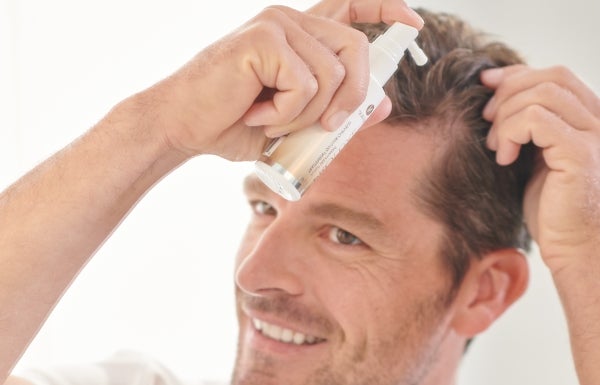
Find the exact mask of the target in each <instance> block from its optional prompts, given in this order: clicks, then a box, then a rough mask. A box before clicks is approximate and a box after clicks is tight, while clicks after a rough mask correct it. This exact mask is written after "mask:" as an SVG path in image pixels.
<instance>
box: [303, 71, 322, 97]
mask: <svg viewBox="0 0 600 385" xmlns="http://www.w3.org/2000/svg"><path fill="white" fill-rule="evenodd" d="M302 91H303V94H304V96H305V97H306V98H307V99H312V98H313V97H314V96H315V95H316V94H317V92H319V83H318V82H317V79H315V77H314V76H307V78H306V79H305V80H304V82H303V87H302Z"/></svg>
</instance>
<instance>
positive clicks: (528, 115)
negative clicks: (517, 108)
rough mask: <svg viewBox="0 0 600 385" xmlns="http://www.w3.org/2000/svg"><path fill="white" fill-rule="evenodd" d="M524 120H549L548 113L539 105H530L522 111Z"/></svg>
mask: <svg viewBox="0 0 600 385" xmlns="http://www.w3.org/2000/svg"><path fill="white" fill-rule="evenodd" d="M523 113H524V116H525V119H526V120H529V121H535V122H540V121H546V120H548V118H549V116H548V115H549V112H548V110H546V109H545V108H544V107H543V106H541V105H539V104H531V105H529V106H527V107H525V109H524V110H523Z"/></svg>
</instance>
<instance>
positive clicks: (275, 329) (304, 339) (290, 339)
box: [252, 318, 322, 345]
mask: <svg viewBox="0 0 600 385" xmlns="http://www.w3.org/2000/svg"><path fill="white" fill-rule="evenodd" d="M252 324H253V325H254V328H255V329H256V330H258V331H260V332H261V333H262V335H264V336H266V337H269V338H271V339H274V340H276V341H281V342H285V343H287V344H291V343H294V344H296V345H302V344H308V345H312V344H315V343H317V342H321V341H322V340H320V339H318V338H317V337H314V336H309V335H306V334H302V333H299V332H294V331H292V330H290V329H284V328H282V327H280V326H277V325H271V324H269V323H266V322H265V321H261V320H258V319H256V318H252Z"/></svg>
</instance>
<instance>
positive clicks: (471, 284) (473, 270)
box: [452, 249, 529, 338]
mask: <svg viewBox="0 0 600 385" xmlns="http://www.w3.org/2000/svg"><path fill="white" fill-rule="evenodd" d="M528 281H529V267H528V265H527V261H526V259H525V255H524V254H523V253H522V252H521V251H519V250H517V249H502V250H497V251H494V252H491V253H488V254H486V255H485V256H483V258H481V259H480V260H476V261H472V263H471V266H470V268H469V271H468V272H467V274H466V275H465V278H464V280H463V282H462V284H461V286H460V289H459V291H458V294H457V297H456V301H455V305H456V313H455V315H454V318H453V320H452V327H453V329H454V330H455V331H456V333H458V334H460V335H462V336H464V337H466V338H471V337H473V336H475V335H477V334H479V333H481V332H482V331H484V330H485V329H487V328H488V327H489V326H490V325H491V324H492V323H493V322H494V321H495V320H496V319H497V318H498V317H499V316H500V315H501V314H502V313H504V311H505V310H506V309H507V308H508V307H509V306H510V305H511V304H512V303H513V302H514V301H515V300H517V299H518V298H519V297H521V295H523V293H524V292H525V289H526V288H527V283H528Z"/></svg>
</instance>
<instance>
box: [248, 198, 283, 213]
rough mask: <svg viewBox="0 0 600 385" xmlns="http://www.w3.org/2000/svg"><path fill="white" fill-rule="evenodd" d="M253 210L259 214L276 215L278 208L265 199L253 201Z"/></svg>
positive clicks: (251, 204) (251, 203)
mask: <svg viewBox="0 0 600 385" xmlns="http://www.w3.org/2000/svg"><path fill="white" fill-rule="evenodd" d="M250 207H252V211H254V213H255V214H258V215H276V214H277V210H275V208H274V207H273V206H271V205H270V204H268V203H267V202H265V201H252V202H250Z"/></svg>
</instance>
